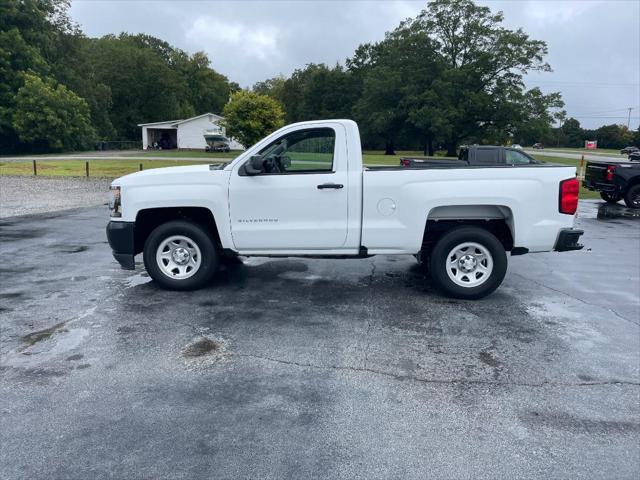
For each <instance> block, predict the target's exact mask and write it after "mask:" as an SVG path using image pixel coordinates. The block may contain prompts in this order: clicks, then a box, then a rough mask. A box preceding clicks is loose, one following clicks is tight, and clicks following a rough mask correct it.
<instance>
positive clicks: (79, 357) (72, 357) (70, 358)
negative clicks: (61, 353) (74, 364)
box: [66, 353, 84, 362]
mask: <svg viewBox="0 0 640 480" xmlns="http://www.w3.org/2000/svg"><path fill="white" fill-rule="evenodd" d="M81 358H84V355H82V354H81V353H76V354H75V355H69V356H68V357H67V358H66V360H67V361H68V362H71V361H73V360H80V359H81Z"/></svg>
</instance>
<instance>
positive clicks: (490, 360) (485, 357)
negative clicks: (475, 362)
mask: <svg viewBox="0 0 640 480" xmlns="http://www.w3.org/2000/svg"><path fill="white" fill-rule="evenodd" d="M479 356H480V361H481V362H482V363H484V364H485V365H488V366H490V367H493V368H496V367H498V366H500V362H499V361H498V359H497V358H496V357H494V356H493V354H492V353H491V352H480V355H479Z"/></svg>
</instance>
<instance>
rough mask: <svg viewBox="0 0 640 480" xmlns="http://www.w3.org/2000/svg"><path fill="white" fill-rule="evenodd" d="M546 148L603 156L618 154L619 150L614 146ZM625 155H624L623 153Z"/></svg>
mask: <svg viewBox="0 0 640 480" xmlns="http://www.w3.org/2000/svg"><path fill="white" fill-rule="evenodd" d="M546 150H549V151H551V152H553V151H557V152H566V153H579V154H583V153H584V154H589V155H602V156H605V157H610V156H611V155H614V156H615V155H618V156H622V155H620V150H618V149H614V148H598V149H597V150H587V149H586V148H566V147H546ZM625 156H626V155H625Z"/></svg>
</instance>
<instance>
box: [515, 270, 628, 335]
mask: <svg viewBox="0 0 640 480" xmlns="http://www.w3.org/2000/svg"><path fill="white" fill-rule="evenodd" d="M512 275H515V276H517V277H520V278H522V279H524V280H527V281H529V282H532V283H535V284H536V285H538V286H540V287H543V288H546V289H548V290H551V291H552V292H556V293H560V294H562V295H566V296H567V297H569V298H573V299H574V300H577V301H579V302H581V303H584V304H585V305H589V306H590V307H596V308H599V309H601V310H605V311H607V312H610V313H613V314H614V315H615V316H616V317H618V318H619V319H621V320H625V321H627V322H629V323H631V324H633V325H635V326H637V327H640V323H636V322H634V321H633V320H631V319H630V318H627V317H624V316H623V315H621V314H619V313H618V312H616V311H615V310H614V309H613V308H608V307H605V306H602V305H598V304H597V303H591V302H587V301H586V300H584V299H582V298H580V297H576V296H575V295H572V294H570V293H568V292H565V291H563V290H560V289H558V288H553V287H550V286H549V285H545V284H544V283H541V282H538V281H537V280H533V279H532V278H529V277H525V276H524V275H522V274H520V273H515V272H513V273H512Z"/></svg>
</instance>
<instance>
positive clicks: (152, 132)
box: [147, 128, 178, 150]
mask: <svg viewBox="0 0 640 480" xmlns="http://www.w3.org/2000/svg"><path fill="white" fill-rule="evenodd" d="M156 142H157V144H158V146H160V147H161V148H162V149H163V150H168V149H171V148H178V129H177V128H148V129H147V145H148V146H151V147H153V146H154V145H155V144H156Z"/></svg>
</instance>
